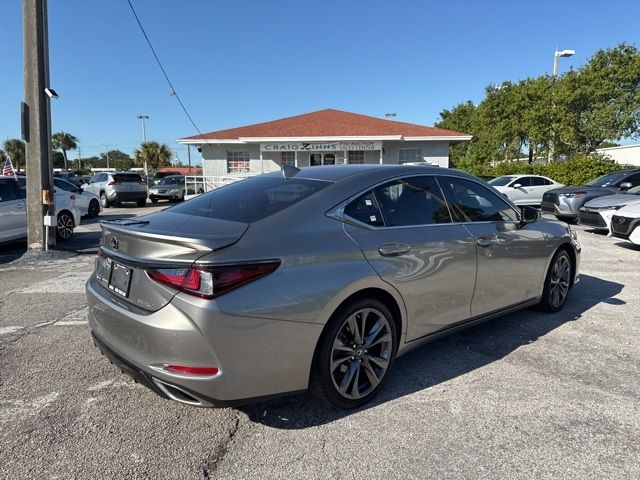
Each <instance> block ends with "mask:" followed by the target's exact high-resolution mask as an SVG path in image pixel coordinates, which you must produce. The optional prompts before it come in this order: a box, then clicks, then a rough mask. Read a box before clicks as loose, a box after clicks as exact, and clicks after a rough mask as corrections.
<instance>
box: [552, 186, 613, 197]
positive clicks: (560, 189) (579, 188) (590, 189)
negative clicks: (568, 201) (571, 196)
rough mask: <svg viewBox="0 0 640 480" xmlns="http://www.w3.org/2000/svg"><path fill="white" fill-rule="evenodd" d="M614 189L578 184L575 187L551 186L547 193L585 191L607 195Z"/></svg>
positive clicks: (589, 193)
mask: <svg viewBox="0 0 640 480" xmlns="http://www.w3.org/2000/svg"><path fill="white" fill-rule="evenodd" d="M614 191H615V190H614V189H612V188H605V187H590V186H588V185H579V186H577V187H558V188H553V189H551V190H548V192H549V193H556V194H561V193H576V192H586V193H587V195H597V194H601V195H607V194H610V193H611V192H614Z"/></svg>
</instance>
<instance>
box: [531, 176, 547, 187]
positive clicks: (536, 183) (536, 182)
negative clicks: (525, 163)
mask: <svg viewBox="0 0 640 480" xmlns="http://www.w3.org/2000/svg"><path fill="white" fill-rule="evenodd" d="M529 178H531V186H532V187H541V186H543V185H548V184H547V180H546V179H544V178H542V177H529Z"/></svg>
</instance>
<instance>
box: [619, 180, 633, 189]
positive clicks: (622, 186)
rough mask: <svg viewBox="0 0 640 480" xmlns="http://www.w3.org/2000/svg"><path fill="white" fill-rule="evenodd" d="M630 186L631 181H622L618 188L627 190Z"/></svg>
mask: <svg viewBox="0 0 640 480" xmlns="http://www.w3.org/2000/svg"><path fill="white" fill-rule="evenodd" d="M631 187H633V185H631V182H622V183H621V184H620V190H629V189H630V188H631Z"/></svg>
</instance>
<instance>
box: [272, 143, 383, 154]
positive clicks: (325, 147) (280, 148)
mask: <svg viewBox="0 0 640 480" xmlns="http://www.w3.org/2000/svg"><path fill="white" fill-rule="evenodd" d="M260 150H261V151H263V152H342V151H348V150H382V142H376V141H366V140H363V141H360V140H354V141H347V142H317V143H316V142H312V143H261V144H260Z"/></svg>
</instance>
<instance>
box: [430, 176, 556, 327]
mask: <svg viewBox="0 0 640 480" xmlns="http://www.w3.org/2000/svg"><path fill="white" fill-rule="evenodd" d="M438 182H439V183H440V185H441V187H442V189H443V191H444V195H445V198H446V199H447V202H448V203H449V205H450V206H451V210H452V215H453V216H454V217H455V218H456V219H457V220H458V221H460V222H463V224H464V226H465V227H466V228H467V229H468V231H469V232H470V233H471V235H472V236H473V238H474V240H475V242H476V248H477V252H478V255H477V258H478V270H477V275H476V285H475V291H474V294H473V300H472V302H471V314H472V315H473V316H474V317H477V316H481V315H485V314H488V313H491V312H494V311H498V310H501V309H504V308H506V307H509V306H512V305H516V304H519V303H523V302H526V301H527V300H532V299H534V298H536V297H537V296H539V295H540V293H541V286H542V282H543V278H544V274H545V268H546V262H547V260H548V252H549V245H548V244H547V243H548V242H547V240H546V239H545V237H544V235H543V234H542V232H540V231H539V230H538V229H537V228H536V224H535V223H533V224H521V222H520V220H519V215H518V213H517V212H516V211H515V210H514V209H513V208H512V207H511V206H510V205H509V204H508V203H507V202H505V201H504V200H502V198H500V197H499V196H498V195H495V194H494V193H493V192H492V191H491V190H489V189H488V188H486V187H485V186H483V185H481V184H480V183H479V182H476V181H473V180H471V179H467V178H462V177H454V176H444V175H443V176H438Z"/></svg>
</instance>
